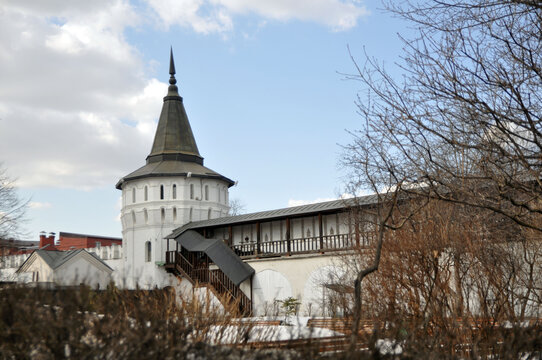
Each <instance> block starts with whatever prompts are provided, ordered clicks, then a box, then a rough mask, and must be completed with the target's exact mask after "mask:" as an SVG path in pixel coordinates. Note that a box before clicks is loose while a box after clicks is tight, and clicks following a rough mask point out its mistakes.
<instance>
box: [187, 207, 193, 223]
mask: <svg viewBox="0 0 542 360" xmlns="http://www.w3.org/2000/svg"><path fill="white" fill-rule="evenodd" d="M193 212H194V209H192V208H190V213H189V215H188V221H192V214H193Z"/></svg>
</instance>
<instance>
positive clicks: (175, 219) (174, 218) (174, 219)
mask: <svg viewBox="0 0 542 360" xmlns="http://www.w3.org/2000/svg"><path fill="white" fill-rule="evenodd" d="M173 221H177V208H176V207H174V208H173Z"/></svg>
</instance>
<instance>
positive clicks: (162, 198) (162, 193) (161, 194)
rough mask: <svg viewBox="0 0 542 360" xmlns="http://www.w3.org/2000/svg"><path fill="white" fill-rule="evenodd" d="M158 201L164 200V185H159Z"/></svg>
mask: <svg viewBox="0 0 542 360" xmlns="http://www.w3.org/2000/svg"><path fill="white" fill-rule="evenodd" d="M160 200H164V185H160Z"/></svg>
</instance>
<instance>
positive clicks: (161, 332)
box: [0, 286, 295, 359]
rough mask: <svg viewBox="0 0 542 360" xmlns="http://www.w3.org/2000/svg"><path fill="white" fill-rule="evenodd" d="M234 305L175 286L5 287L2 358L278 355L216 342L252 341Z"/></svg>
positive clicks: (0, 314)
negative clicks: (181, 292)
mask: <svg viewBox="0 0 542 360" xmlns="http://www.w3.org/2000/svg"><path fill="white" fill-rule="evenodd" d="M235 306H236V305H235V304H232V309H233V308H235ZM232 309H221V310H218V309H217V308H216V307H215V306H213V304H212V303H211V301H209V300H208V299H207V300H205V299H201V298H197V299H196V298H178V297H177V298H176V294H175V291H174V290H173V289H172V288H166V289H163V290H151V291H144V290H134V291H127V290H119V289H117V288H116V287H114V286H110V287H108V289H107V290H104V291H95V290H92V289H90V288H88V287H85V286H81V287H73V288H63V289H46V288H40V287H35V288H28V287H21V286H15V287H6V288H2V289H0V358H12V359H26V358H29V359H62V358H71V359H97V358H99V359H104V358H105V359H148V358H156V359H173V358H178V359H184V358H185V357H187V356H189V355H190V354H191V353H192V354H194V355H193V356H196V355H197V356H204V357H203V358H213V357H214V358H223V357H226V356H228V357H231V358H239V359H240V358H247V357H246V356H247V354H248V355H250V356H256V355H258V356H260V358H262V359H272V358H277V359H278V358H279V357H277V356H278V355H277V353H276V352H267V353H266V352H264V351H260V353H259V352H253V351H251V352H249V351H248V350H243V349H236V348H232V347H224V346H213V344H216V343H220V341H224V339H226V340H225V342H226V343H230V342H232V343H242V342H243V341H246V334H247V332H248V331H249V329H250V327H251V325H250V323H247V324H244V323H239V322H235V321H234V318H233V317H234V316H235V315H236V314H235V312H233V311H232V312H231V313H230V312H228V310H232ZM232 324H235V326H234V327H233V330H232V326H230V327H228V326H227V325H232ZM228 329H229V330H228ZM191 356H192V355H191ZM290 357H291V358H295V354H294V355H292V354H290Z"/></svg>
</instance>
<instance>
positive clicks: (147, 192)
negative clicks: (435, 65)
mask: <svg viewBox="0 0 542 360" xmlns="http://www.w3.org/2000/svg"><path fill="white" fill-rule="evenodd" d="M144 198H145V201H148V200H149V188H148V187H147V186H146V185H145V194H144Z"/></svg>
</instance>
